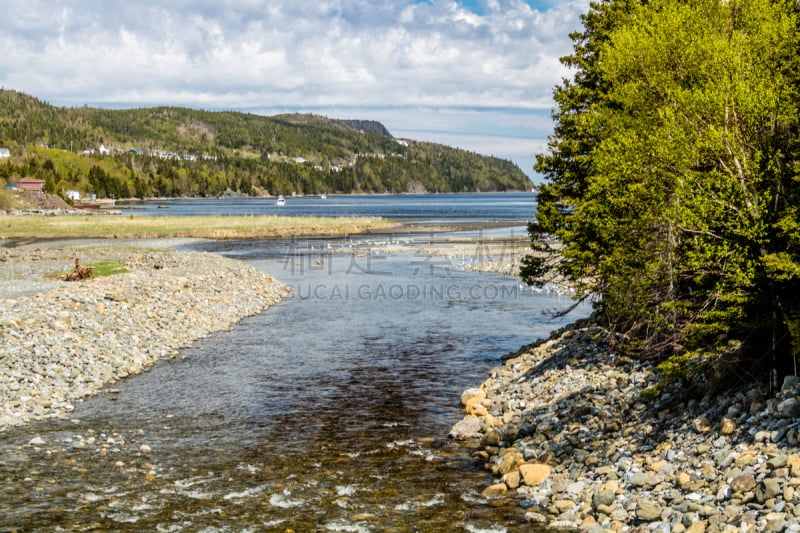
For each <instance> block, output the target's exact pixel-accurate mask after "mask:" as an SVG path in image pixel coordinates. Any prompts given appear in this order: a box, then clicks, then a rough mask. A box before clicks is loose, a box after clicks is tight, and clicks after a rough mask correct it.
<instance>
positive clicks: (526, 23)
mask: <svg viewBox="0 0 800 533" xmlns="http://www.w3.org/2000/svg"><path fill="white" fill-rule="evenodd" d="M588 4H589V0H573V1H565V2H555V1H541V0H539V1H534V0H527V1H524V0H460V1H455V0H425V1H419V0H393V1H390V0H314V1H309V0H227V1H220V0H138V1H137V2H121V1H117V0H113V1H108V0H105V1H101V0H71V1H64V0H50V1H43V0H24V1H23V0H6V1H5V2H4V15H3V17H0V49H2V50H3V54H0V85H2V86H3V87H5V88H7V89H15V90H18V91H23V92H26V93H29V94H31V95H33V96H36V97H38V98H40V99H42V100H45V101H47V102H49V103H51V104H54V105H63V106H81V105H90V106H105V107H130V106H136V107H144V106H155V105H181V106H187V107H194V108H201V109H209V110H219V109H226V110H242V111H248V112H254V113H262V114H267V115H271V114H276V113H282V112H313V113H317V114H322V115H326V116H329V117H333V118H359V119H371V120H379V121H381V122H382V123H383V124H384V125H385V126H386V127H387V128H388V129H389V131H391V132H392V133H393V134H394V135H395V136H398V137H410V138H414V139H417V140H425V141H433V142H441V143H445V144H449V145H452V146H459V147H462V148H465V149H468V150H472V151H475V152H479V153H483V154H487V155H495V156H498V157H503V158H506V159H511V160H512V161H514V162H516V163H517V164H518V165H519V166H520V167H521V168H522V169H523V170H524V171H525V172H527V173H528V174H529V175H532V174H533V172H532V169H531V167H532V165H533V161H534V154H535V153H537V152H541V151H543V150H544V149H545V143H546V138H547V135H548V134H549V133H550V132H551V131H552V122H551V119H550V111H551V108H552V105H553V103H552V89H553V87H554V86H555V84H557V83H558V82H559V81H560V80H561V79H562V78H563V77H564V76H568V75H569V72H568V71H566V70H565V69H564V67H563V66H562V65H561V64H560V63H559V62H558V58H559V57H560V56H562V55H564V54H566V53H568V52H569V50H570V49H571V43H570V41H569V38H568V34H569V33H570V32H571V31H573V30H575V29H578V28H579V27H580V20H579V16H580V14H581V13H583V12H584V11H585V10H586V9H588ZM534 181H538V178H537V177H535V176H534Z"/></svg>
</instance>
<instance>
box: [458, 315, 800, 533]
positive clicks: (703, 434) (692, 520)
mask: <svg viewBox="0 0 800 533" xmlns="http://www.w3.org/2000/svg"><path fill="white" fill-rule="evenodd" d="M623 342H624V339H622V338H618V337H615V336H614V335H612V334H611V333H609V332H608V331H606V330H605V329H603V328H600V327H598V326H596V325H593V324H591V323H590V322H588V321H582V322H579V323H577V324H574V325H572V326H570V327H567V328H564V329H562V330H559V331H557V332H555V333H554V334H553V335H551V336H550V337H549V338H548V339H545V340H543V341H540V342H537V343H535V344H532V345H530V346H526V347H523V348H522V349H520V350H519V351H517V352H515V353H512V354H509V355H508V356H507V357H506V358H504V361H503V365H502V366H500V367H497V368H495V369H493V370H491V371H490V373H489V376H488V378H487V379H486V380H485V381H484V382H483V383H482V384H481V386H480V387H476V388H473V389H471V390H469V392H468V396H469V397H471V398H472V397H477V398H481V401H480V402H481V405H483V406H485V407H486V411H487V412H486V414H481V413H480V412H478V411H475V410H473V411H472V412H471V413H470V414H467V416H466V417H465V419H464V420H462V421H461V422H459V423H458V424H456V426H454V429H455V428H461V430H459V431H453V432H451V436H454V437H455V436H456V435H455V433H457V434H458V436H459V438H461V439H464V440H470V439H472V440H474V442H475V443H476V445H478V446H479V447H480V449H481V452H480V453H479V454H476V456H481V462H482V463H484V464H485V466H486V468H487V469H488V470H489V471H490V472H491V473H492V474H493V477H494V479H493V482H492V483H489V484H488V485H490V486H492V490H491V492H493V493H497V494H503V495H505V494H506V493H505V492H503V490H502V487H500V486H499V485H503V484H505V485H506V487H507V489H508V493H509V494H511V493H514V494H516V496H517V497H518V498H519V500H520V502H521V503H520V514H521V517H522V519H524V520H528V521H534V520H532V518H533V517H534V514H535V517H536V518H535V521H536V522H539V523H543V524H547V526H548V529H551V530H560V529H562V528H568V527H572V528H574V529H581V530H586V531H594V530H597V531H607V530H612V531H631V532H633V531H665V532H666V531H675V532H679V531H691V532H700V531H707V532H717V531H718V532H728V531H729V532H733V531H798V532H800V519H799V518H798V517H800V491H798V490H797V488H798V487H800V450H798V448H797V443H798V435H799V434H800V433H799V431H800V420H798V419H797V417H796V415H795V406H796V405H797V402H796V400H797V399H798V398H800V379H796V378H794V377H790V378H787V379H786V380H785V381H784V384H783V387H782V388H781V390H780V391H778V392H777V393H775V394H774V395H773V396H770V397H767V396H765V395H764V393H763V390H762V389H761V388H760V387H759V384H757V383H753V384H752V386H751V387H749V388H748V387H743V388H742V389H740V390H738V391H731V392H729V393H726V394H723V395H721V396H718V397H716V398H714V399H713V400H710V399H707V398H695V399H690V398H686V397H685V394H684V391H681V390H680V389H679V388H677V386H662V387H661V390H660V391H659V393H658V395H655V397H654V398H653V399H652V400H648V401H645V400H643V397H645V396H648V395H649V391H651V390H653V389H652V388H653V387H655V386H656V385H657V384H659V376H658V370H657V369H656V368H654V367H653V366H652V365H650V364H649V362H647V361H638V360H631V359H627V358H625V357H624V356H622V355H621V354H619V353H617V352H616V349H615V347H617V346H620V345H621V344H622V343H623ZM476 389H478V390H476ZM645 391H648V392H647V393H645ZM643 393H644V394H643ZM650 396H652V395H650ZM467 425H468V427H469V431H463V429H464V428H465V426H467ZM512 457H513V458H515V459H514V460H511V459H509V458H512ZM517 472H518V474H517ZM526 474H527V475H526ZM534 474H535V475H534ZM487 497H488V496H487ZM504 497H507V496H504ZM525 502H538V507H537V509H536V511H531V510H530V509H528V508H529V507H530V505H526V503H525Z"/></svg>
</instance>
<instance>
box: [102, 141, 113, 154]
mask: <svg viewBox="0 0 800 533" xmlns="http://www.w3.org/2000/svg"><path fill="white" fill-rule="evenodd" d="M110 153H111V150H109V149H108V148H106V146H105V145H104V144H101V145H100V154H101V155H108V154H110Z"/></svg>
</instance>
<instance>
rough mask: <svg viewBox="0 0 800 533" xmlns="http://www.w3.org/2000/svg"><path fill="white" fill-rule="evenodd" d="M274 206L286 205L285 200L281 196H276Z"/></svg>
mask: <svg viewBox="0 0 800 533" xmlns="http://www.w3.org/2000/svg"><path fill="white" fill-rule="evenodd" d="M275 205H277V206H281V205H286V200H285V199H284V198H283V195H281V196H278V200H277V201H276V202H275Z"/></svg>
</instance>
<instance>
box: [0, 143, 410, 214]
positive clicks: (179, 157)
mask: <svg viewBox="0 0 800 533" xmlns="http://www.w3.org/2000/svg"><path fill="white" fill-rule="evenodd" d="M394 140H395V141H396V142H397V143H398V144H400V145H402V146H409V144H410V143H413V141H410V140H408V139H394ZM40 146H41V147H42V148H48V146H47V145H46V144H40ZM81 153H82V154H83V155H86V156H93V155H101V156H106V155H108V156H110V155H113V154H120V153H128V154H131V155H140V156H150V157H157V158H159V159H165V160H173V161H190V162H194V161H198V160H204V161H217V159H218V157H217V156H216V155H210V154H202V155H198V154H196V153H192V152H188V151H187V152H184V153H183V154H180V153H178V152H168V151H162V150H148V151H144V150H140V149H138V148H127V149H121V148H116V147H108V146H106V145H105V144H100V146H99V147H97V148H96V149H95V148H91V149H88V150H83V151H82V152H81ZM10 157H11V150H10V149H9V148H6V147H0V160H2V159H7V158H10ZM359 157H378V158H381V159H383V158H385V157H386V155H385V154H355V155H354V156H353V160H352V161H351V162H349V163H345V165H344V166H352V165H355V164H356V160H357V159H358V158H359ZM390 157H403V155H402V154H397V153H393V154H390ZM267 158H268V159H272V156H271V155H270V154H267ZM279 160H280V161H283V162H290V163H296V164H305V163H308V162H309V161H308V160H307V159H305V158H303V157H287V156H280V159H279ZM314 168H315V169H316V170H319V171H322V170H324V168H323V167H322V166H321V165H314ZM329 170H330V171H331V172H341V171H342V167H341V166H339V165H330V167H329ZM45 185H46V182H45V180H40V179H35V178H30V177H25V178H22V179H20V180H18V181H17V182H16V183H10V184H8V185H7V188H8V189H11V190H20V191H27V192H39V193H42V194H44V192H45ZM64 194H65V196H66V198H67V199H68V200H71V201H74V202H80V201H85V200H87V199H86V198H82V195H81V193H80V192H79V191H76V190H68V191H65V193H64ZM91 200H92V201H94V200H96V198H95V197H94V195H92V198H91Z"/></svg>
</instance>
